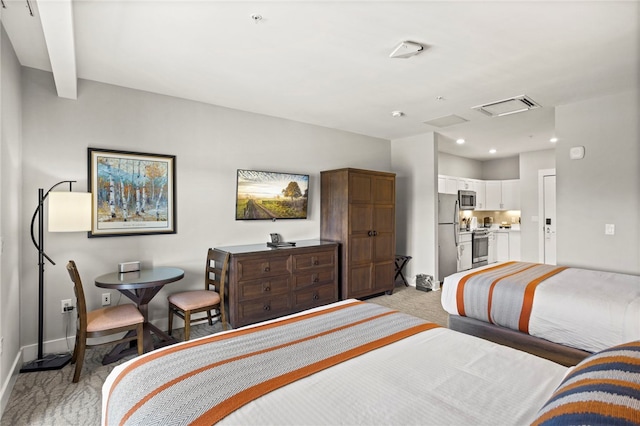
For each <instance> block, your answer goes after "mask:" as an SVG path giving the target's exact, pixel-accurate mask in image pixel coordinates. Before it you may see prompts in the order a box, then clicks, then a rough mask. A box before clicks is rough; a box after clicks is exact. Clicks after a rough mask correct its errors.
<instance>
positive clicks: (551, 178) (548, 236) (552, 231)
mask: <svg viewBox="0 0 640 426" xmlns="http://www.w3.org/2000/svg"><path fill="white" fill-rule="evenodd" d="M542 188H543V192H544V194H543V200H544V203H543V211H544V214H543V216H542V218H543V219H542V220H543V225H544V228H543V229H544V259H543V260H544V263H546V264H547V265H555V264H556V176H555V175H545V176H543V185H542Z"/></svg>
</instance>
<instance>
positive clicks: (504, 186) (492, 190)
mask: <svg viewBox="0 0 640 426" xmlns="http://www.w3.org/2000/svg"><path fill="white" fill-rule="evenodd" d="M485 183H486V207H485V208H484V210H520V180H519V179H510V180H488V181H486V182H485ZM478 210H480V209H478Z"/></svg>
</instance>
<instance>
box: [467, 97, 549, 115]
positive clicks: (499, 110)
mask: <svg viewBox="0 0 640 426" xmlns="http://www.w3.org/2000/svg"><path fill="white" fill-rule="evenodd" d="M534 108H540V105H538V104H537V103H535V102H534V101H533V100H532V99H531V98H529V97H527V96H526V95H520V96H515V97H513V98H509V99H503V100H501V101H496V102H491V103H488V104H485V105H478V106H475V107H473V108H472V109H475V110H476V111H480V112H481V113H483V114H486V115H488V116H489V117H502V116H503V115H509V114H515V113H517V112H524V111H529V110H530V109H534Z"/></svg>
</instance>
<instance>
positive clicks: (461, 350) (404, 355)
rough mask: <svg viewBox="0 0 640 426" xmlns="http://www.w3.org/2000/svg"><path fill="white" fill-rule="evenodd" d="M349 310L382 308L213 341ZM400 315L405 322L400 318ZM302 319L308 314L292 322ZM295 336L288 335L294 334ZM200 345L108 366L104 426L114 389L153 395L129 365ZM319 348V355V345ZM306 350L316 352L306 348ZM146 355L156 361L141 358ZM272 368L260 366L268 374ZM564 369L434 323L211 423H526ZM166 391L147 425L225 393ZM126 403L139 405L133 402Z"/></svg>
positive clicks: (150, 379)
mask: <svg viewBox="0 0 640 426" xmlns="http://www.w3.org/2000/svg"><path fill="white" fill-rule="evenodd" d="M354 304H355V305H369V306H375V308H374V309H376V310H377V312H379V313H380V315H387V312H388V311H390V310H389V309H387V308H385V307H382V306H378V305H374V304H369V303H365V302H358V301H353V300H347V301H342V302H337V303H335V304H331V305H328V306H326V307H321V308H315V309H312V310H309V311H305V312H302V313H298V314H294V315H290V316H287V317H283V318H281V319H278V320H273V321H268V322H266V323H261V324H257V325H253V326H247V327H243V328H241V329H238V330H230V331H227V332H223V333H219V334H218V335H216V336H215V337H216V338H218V339H220V342H227V343H229V342H233V341H236V340H235V339H239V338H240V336H241V334H242V333H246V332H249V331H251V330H250V329H251V328H253V327H263V326H264V325H265V324H276V325H278V324H277V323H278V322H280V321H289V320H291V319H292V318H296V317H299V316H302V317H304V316H305V315H309V314H310V313H315V312H320V311H323V310H325V309H326V310H330V309H336V307H340V308H341V309H342V308H344V309H352V308H353V306H352V305H354ZM346 312H347V316H346V317H349V316H350V314H349V311H346ZM376 315H378V314H377V313H376ZM399 315H401V316H402V315H404V314H399ZM406 317H409V316H408V315H407V316H406ZM298 319H300V318H298ZM401 319H402V321H404V320H405V319H406V318H401ZM409 320H410V321H414V322H415V323H416V324H418V325H420V324H421V323H427V322H425V321H423V320H421V319H417V318H414V317H410V318H409ZM304 321H306V318H304V319H303V321H300V322H304ZM390 322H391V321H390ZM427 324H428V323H427ZM253 331H256V332H257V333H258V334H256V338H255V339H251V341H252V342H253V343H251V345H254V344H255V345H257V347H258V346H260V345H261V344H264V341H265V339H263V338H260V335H261V334H260V333H262V331H263V330H259V331H257V330H253ZM297 333H298V332H297V331H294V334H297ZM356 333H358V334H359V333H360V332H356ZM221 337H225V338H224V339H221ZM227 338H229V339H227ZM206 339H210V337H203V338H201V339H197V340H194V341H189V342H183V343H180V344H178V345H174V346H173V347H166V348H162V349H159V350H157V351H153V352H150V353H148V354H145V355H143V356H142V357H138V358H134V359H132V360H130V361H128V362H126V363H124V364H122V365H120V366H118V367H116V368H115V369H114V370H113V371H112V373H111V374H110V375H109V376H108V378H107V380H106V381H105V384H104V386H103V391H102V392H103V417H102V421H103V424H104V425H107V424H115V423H111V421H114V417H112V416H108V413H109V412H110V411H109V410H112V409H113V408H114V407H112V406H110V404H113V402H114V401H115V400H117V399H118V398H117V397H114V395H116V394H117V393H119V394H120V395H128V396H129V398H130V399H131V398H134V395H140V394H143V395H144V394H150V393H153V392H155V391H156V389H157V386H158V384H157V377H156V376H158V374H154V369H153V368H151V369H149V368H147V371H148V376H147V377H145V376H141V377H138V378H136V380H135V381H134V382H132V383H129V384H127V385H126V386H124V387H123V384H125V383H126V382H127V380H126V378H127V376H128V375H129V374H132V371H134V370H135V368H134V367H135V365H136V363H137V364H146V365H151V366H153V363H154V362H158V363H164V362H167V360H166V359H163V358H165V357H163V356H162V354H163V352H164V351H170V350H174V351H175V350H176V348H177V349H184V350H192V348H188V349H187V348H186V347H184V345H190V346H191V347H197V346H198V345H199V342H201V341H206ZM267 340H269V339H267ZM221 344H224V343H221ZM200 346H201V345H200ZM218 349H219V348H215V347H214V346H211V351H212V352H211V353H212V354H213V353H216V351H218ZM317 349H318V351H321V350H324V349H323V348H321V347H319V346H318V347H317ZM313 352H315V351H311V353H313ZM305 356H306V355H305V354H304V351H302V352H301V353H300V354H299V355H296V356H292V357H291V358H292V361H294V362H299V361H300V359H301V358H304V357H305ZM147 357H154V359H153V360H146V358H147ZM187 358H188V357H177V358H176V357H174V360H173V361H171V362H173V363H176V364H175V365H162V366H158V368H157V371H160V370H163V371H166V370H167V369H171V368H185V365H184V364H185V363H184V361H181V360H184V359H187ZM210 362H211V363H212V364H215V363H216V362H218V357H217V356H213V355H212V356H211V359H210ZM201 367H202V366H199V367H196V366H193V368H201ZM190 368H191V367H190ZM271 368H272V367H271V366H267V365H265V366H264V369H266V370H269V371H270V370H271ZM566 371H567V368H566V367H562V366H560V365H558V364H555V363H553V362H550V361H548V360H545V359H542V358H538V357H535V356H532V355H529V354H526V353H524V352H520V351H517V350H514V349H511V348H508V347H504V346H500V345H496V344H494V343H491V342H488V341H485V340H482V339H478V338H475V337H472V336H468V335H465V334H461V333H457V332H455V331H452V330H448V329H445V328H442V327H425V330H424V331H420V332H417V333H414V334H411V335H408V336H407V337H404V338H401V339H399V340H397V341H395V342H393V343H389V344H385V345H382V346H380V347H378V348H375V349H373V350H370V351H367V352H365V353H362V354H360V355H358V356H355V357H352V358H350V359H347V360H345V361H343V362H340V363H337V364H335V365H333V366H330V367H328V368H325V369H322V370H320V371H318V372H315V373H313V374H310V375H307V376H306V377H303V378H300V379H298V380H295V381H293V382H291V383H289V384H286V385H284V386H282V387H279V388H277V389H275V390H272V391H270V392H268V393H266V394H264V395H261V396H257V397H256V398H255V399H252V400H250V401H248V402H247V403H244V404H243V405H242V406H240V407H239V408H238V409H237V410H235V411H233V412H231V413H230V414H228V415H227V416H226V417H224V418H222V420H220V422H219V424H243V425H251V424H260V425H270V424H271V425H300V424H306V425H312V424H367V425H371V424H421V425H426V424H433V425H442V424H478V425H480V424H487V425H488V424H491V425H495V424H505V425H506V424H529V423H530V421H531V420H532V419H534V418H535V415H536V412H537V410H538V409H539V408H540V407H542V405H543V404H544V403H545V401H546V400H547V398H548V397H549V396H550V395H551V394H552V393H553V391H554V390H555V388H556V387H557V386H558V384H559V383H560V382H561V380H562V378H563V377H564V375H565V373H566ZM245 375H246V376H252V374H245ZM241 376H243V374H242V373H240V377H238V378H237V380H243V378H242V377H241ZM205 381H206V380H205ZM164 391H166V392H168V394H167V395H166V397H167V398H168V399H167V400H168V401H170V403H169V404H160V405H159V406H158V407H156V408H155V409H154V410H155V411H154V412H153V413H154V415H153V419H146V420H145V421H144V424H145V425H147V424H184V423H183V422H182V421H180V420H176V417H173V416H175V415H176V413H179V415H180V418H183V419H186V418H189V415H187V414H186V413H187V412H188V411H189V410H190V405H191V404H190V402H189V398H192V397H193V396H194V395H197V396H196V398H209V395H211V398H209V399H215V398H216V395H217V394H218V393H225V392H228V389H227V388H226V387H224V386H221V387H220V388H219V389H216V388H215V387H213V388H212V389H209V390H208V391H206V392H204V394H203V393H202V389H200V388H198V389H192V392H191V393H188V394H187V393H186V392H175V393H174V392H172V391H171V389H170V388H168V387H165V388H164ZM126 403H127V404H130V405H136V404H138V402H137V401H135V400H134V401H127V402H126ZM131 419H133V417H130V418H129V421H127V422H125V423H124V424H142V423H141V422H140V423H137V422H135V421H134V420H131ZM185 423H186V422H185ZM196 424H198V423H196Z"/></svg>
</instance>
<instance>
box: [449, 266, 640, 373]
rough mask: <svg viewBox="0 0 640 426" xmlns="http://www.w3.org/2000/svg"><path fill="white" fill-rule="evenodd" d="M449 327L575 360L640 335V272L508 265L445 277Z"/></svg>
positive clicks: (571, 362) (565, 361)
mask: <svg viewBox="0 0 640 426" xmlns="http://www.w3.org/2000/svg"><path fill="white" fill-rule="evenodd" d="M441 300H442V307H443V308H444V309H445V310H446V311H447V312H448V313H449V328H451V329H454V330H457V331H461V332H464V333H468V334H472V335H474V336H478V337H482V338H485V339H488V340H492V341H494V342H497V343H500V344H506V345H510V346H512V347H515V348H518V349H521V350H525V351H528V352H530V353H533V354H535V355H538V356H543V357H546V358H548V359H551V360H554V361H555V362H559V363H561V364H563V365H567V366H570V365H575V364H577V363H578V362H579V361H580V360H582V359H584V358H585V357H587V356H588V355H590V354H591V353H594V352H597V351H600V350H603V349H605V348H608V347H611V346H615V345H618V344H621V343H624V342H629V341H633V340H637V339H640V276H635V275H627V274H619V273H612V272H604V271H594V270H587V269H580V268H567V267H562V266H554V265H543V264H538V263H529V262H502V263H498V264H493V265H488V266H484V267H481V268H477V269H472V270H470V271H463V272H458V273H456V274H453V275H450V276H448V277H446V278H445V280H444V284H443V286H442V299H441Z"/></svg>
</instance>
